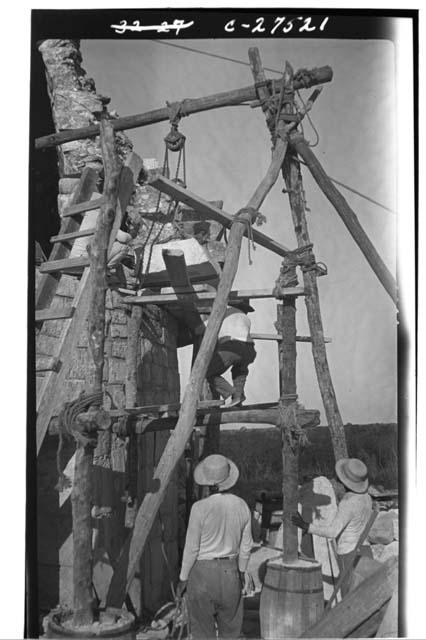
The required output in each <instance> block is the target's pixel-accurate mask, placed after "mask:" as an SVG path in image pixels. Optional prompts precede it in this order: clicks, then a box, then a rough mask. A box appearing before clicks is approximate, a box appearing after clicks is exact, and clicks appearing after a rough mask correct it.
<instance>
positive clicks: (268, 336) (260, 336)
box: [250, 333, 331, 342]
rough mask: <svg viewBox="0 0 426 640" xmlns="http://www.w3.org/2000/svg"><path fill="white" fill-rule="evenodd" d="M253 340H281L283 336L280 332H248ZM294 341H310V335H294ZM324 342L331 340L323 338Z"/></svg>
mask: <svg viewBox="0 0 426 640" xmlns="http://www.w3.org/2000/svg"><path fill="white" fill-rule="evenodd" d="M250 336H251V337H252V338H253V340H275V341H277V342H278V341H279V340H282V339H283V337H282V335H281V334H280V333H250ZM296 342H312V338H311V337H310V336H296ZM324 342H331V339H330V338H324Z"/></svg>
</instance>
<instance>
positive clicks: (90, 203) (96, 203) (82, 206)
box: [61, 196, 105, 218]
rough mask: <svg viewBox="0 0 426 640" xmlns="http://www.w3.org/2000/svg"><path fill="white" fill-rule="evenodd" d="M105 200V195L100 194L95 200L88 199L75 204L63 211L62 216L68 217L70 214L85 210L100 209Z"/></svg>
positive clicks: (73, 214)
mask: <svg viewBox="0 0 426 640" xmlns="http://www.w3.org/2000/svg"><path fill="white" fill-rule="evenodd" d="M104 202H105V196H99V198H95V199H94V200H87V201H86V202H80V203H79V204H73V205H71V206H70V207H68V209H65V211H64V212H63V213H62V215H61V218H68V217H69V216H75V215H77V214H80V213H84V212H85V211H92V210H93V209H99V207H100V206H101V205H103V204H104Z"/></svg>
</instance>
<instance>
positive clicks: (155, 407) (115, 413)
mask: <svg viewBox="0 0 426 640" xmlns="http://www.w3.org/2000/svg"><path fill="white" fill-rule="evenodd" d="M221 402H222V400H199V401H198V410H199V411H204V410H209V409H211V408H212V407H218V406H220V404H221ZM180 407H181V404H180V402H169V403H167V404H147V405H143V406H142V407H128V408H124V409H111V411H109V414H110V416H111V417H113V418H117V417H122V416H125V415H129V416H143V415H152V414H160V413H170V412H176V411H179V409H180Z"/></svg>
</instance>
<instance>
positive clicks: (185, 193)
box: [148, 173, 291, 258]
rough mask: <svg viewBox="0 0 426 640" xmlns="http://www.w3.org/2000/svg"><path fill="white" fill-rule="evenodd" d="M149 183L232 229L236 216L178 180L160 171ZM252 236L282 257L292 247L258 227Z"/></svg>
mask: <svg viewBox="0 0 426 640" xmlns="http://www.w3.org/2000/svg"><path fill="white" fill-rule="evenodd" d="M148 184H149V185H150V186H152V187H155V188H156V189H158V190H159V191H161V192H162V193H167V195H169V196H171V197H172V198H173V199H174V200H178V201H179V202H184V203H185V204H186V205H188V206H190V207H191V208H193V209H196V210H197V212H198V213H199V214H200V215H202V216H204V217H205V218H206V219H207V220H216V221H217V222H220V224H222V225H223V226H224V227H226V228H227V229H230V228H231V226H232V224H233V222H234V217H233V216H232V215H230V214H229V213H226V212H225V211H223V209H219V208H218V207H214V206H213V205H212V204H210V203H209V202H208V201H207V200H204V199H203V198H201V197H200V196H197V195H196V194H195V193H192V192H191V191H189V190H188V189H185V188H184V187H182V186H181V185H179V184H177V183H176V182H173V181H172V180H169V179H168V178H166V177H165V176H163V175H161V174H160V173H158V174H156V175H155V176H153V177H152V178H150V180H149V182H148ZM244 235H245V236H246V237H247V236H248V229H247V228H246V229H245V230H244ZM252 236H253V240H254V241H255V242H256V243H257V244H260V246H261V247H265V249H269V250H270V251H272V252H273V253H276V254H277V255H279V256H281V257H282V258H284V257H285V256H287V255H288V253H289V252H290V251H291V249H288V247H285V246H284V245H282V244H280V243H279V242H276V241H275V240H272V238H270V237H269V236H267V235H265V234H264V233H261V232H260V231H257V229H255V228H252Z"/></svg>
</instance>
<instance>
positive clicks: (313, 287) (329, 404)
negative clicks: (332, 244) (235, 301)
mask: <svg viewBox="0 0 426 640" xmlns="http://www.w3.org/2000/svg"><path fill="white" fill-rule="evenodd" d="M283 177H284V180H285V185H286V189H287V191H288V197H289V202H290V210H291V215H292V219H293V225H294V230H295V234H296V238H297V244H298V246H299V247H300V248H302V247H305V246H306V245H310V243H311V240H310V237H309V230H308V223H307V219H306V211H305V197H304V189H303V181H302V174H301V171H300V166H299V164H298V162H297V160H296V159H295V158H294V157H292V156H291V155H290V154H288V155H287V158H286V161H285V163H284V165H283ZM303 284H304V287H305V289H306V290H307V291H309V296H306V297H305V304H306V311H307V316H308V324H309V331H310V334H311V339H312V355H313V359H314V366H315V371H316V375H317V380H318V386H319V389H320V393H321V398H322V402H323V405H324V410H325V415H326V417H327V424H328V426H329V429H330V434H331V440H332V443H333V450H334V455H335V458H336V460H338V459H339V458H347V457H348V452H347V445H346V436H345V431H344V428H343V420H342V416H341V415H340V411H339V406H338V404H337V398H336V393H335V390H334V385H333V380H332V378H331V373H330V368H329V365H328V358H327V350H326V348H325V340H324V329H323V324H322V318H321V308H320V299H319V293H318V284H317V273H316V271H315V270H304V271H303Z"/></svg>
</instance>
